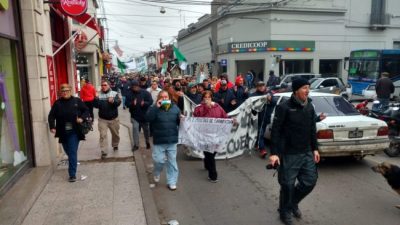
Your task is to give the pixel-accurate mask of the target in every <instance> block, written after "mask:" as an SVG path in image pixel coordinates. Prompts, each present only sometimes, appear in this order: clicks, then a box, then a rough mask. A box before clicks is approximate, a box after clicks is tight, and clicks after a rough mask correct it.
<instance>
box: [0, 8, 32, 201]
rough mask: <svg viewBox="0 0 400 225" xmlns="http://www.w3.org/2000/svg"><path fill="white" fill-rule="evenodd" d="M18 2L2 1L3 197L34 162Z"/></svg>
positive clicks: (0, 101)
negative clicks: (10, 185) (15, 180)
mask: <svg viewBox="0 0 400 225" xmlns="http://www.w3.org/2000/svg"><path fill="white" fill-rule="evenodd" d="M22 47H23V46H22V38H21V31H20V26H19V12H18V5H17V3H16V2H15V1H0V196H1V195H2V194H3V193H4V191H5V190H6V189H7V187H8V186H9V184H11V183H12V181H13V180H14V178H15V177H17V175H18V174H20V173H21V172H22V171H24V169H25V168H28V167H31V166H32V165H33V160H32V154H31V152H32V149H30V146H32V145H31V133H30V130H31V128H30V122H29V112H28V110H27V109H28V108H29V105H28V100H27V99H28V98H27V85H26V76H25V71H24V57H23V50H22Z"/></svg>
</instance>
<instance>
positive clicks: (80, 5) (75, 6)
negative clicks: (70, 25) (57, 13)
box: [60, 0, 88, 16]
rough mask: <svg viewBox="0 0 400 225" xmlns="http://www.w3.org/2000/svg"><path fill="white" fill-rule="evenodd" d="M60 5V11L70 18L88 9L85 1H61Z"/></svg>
mask: <svg viewBox="0 0 400 225" xmlns="http://www.w3.org/2000/svg"><path fill="white" fill-rule="evenodd" d="M60 3H61V8H62V10H64V12H65V13H67V14H68V15H71V16H80V15H82V14H84V13H86V10H87V8H88V2H87V0H61V1H60Z"/></svg>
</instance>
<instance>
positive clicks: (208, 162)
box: [193, 91, 228, 183]
mask: <svg viewBox="0 0 400 225" xmlns="http://www.w3.org/2000/svg"><path fill="white" fill-rule="evenodd" d="M212 97H213V96H212V92H211V91H205V92H203V94H202V99H203V101H202V103H201V104H200V105H198V106H197V107H196V108H195V110H194V113H193V116H194V117H209V118H228V115H227V114H226V112H225V111H224V110H223V109H222V107H221V106H220V105H219V104H217V103H215V102H213V101H212ZM216 154H217V153H216V152H206V151H204V167H205V169H206V170H208V179H209V180H210V181H211V182H213V183H216V182H218V173H217V168H216V165H215V155H216Z"/></svg>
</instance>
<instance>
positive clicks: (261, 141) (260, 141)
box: [258, 127, 266, 150]
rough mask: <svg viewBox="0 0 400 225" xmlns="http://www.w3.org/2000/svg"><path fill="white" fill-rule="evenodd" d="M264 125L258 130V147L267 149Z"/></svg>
mask: <svg viewBox="0 0 400 225" xmlns="http://www.w3.org/2000/svg"><path fill="white" fill-rule="evenodd" d="M265 129H266V128H264V127H261V128H260V129H259V130H258V149H260V150H261V149H264V150H265V141H264V132H265Z"/></svg>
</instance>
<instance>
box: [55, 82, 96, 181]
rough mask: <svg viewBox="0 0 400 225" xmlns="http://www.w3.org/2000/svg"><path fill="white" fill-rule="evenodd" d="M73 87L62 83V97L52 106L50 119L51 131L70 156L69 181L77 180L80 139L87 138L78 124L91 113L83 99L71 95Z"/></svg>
mask: <svg viewBox="0 0 400 225" xmlns="http://www.w3.org/2000/svg"><path fill="white" fill-rule="evenodd" d="M71 89H72V88H71V86H70V85H69V84H61V98H59V99H57V101H56V102H55V103H54V105H53V106H52V107H51V110H50V113H49V116H48V121H49V127H50V131H51V133H54V134H55V137H58V138H59V139H58V142H59V143H61V144H62V146H63V149H64V151H65V153H66V154H67V156H68V174H69V179H68V181H69V182H75V181H76V168H77V163H78V146H79V141H80V140H85V135H84V134H83V133H82V132H81V131H80V129H79V127H78V126H79V123H82V122H83V118H87V117H89V116H90V115H89V109H88V108H87V107H86V105H85V104H84V103H83V102H82V100H81V99H79V98H75V97H73V96H72V95H71Z"/></svg>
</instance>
